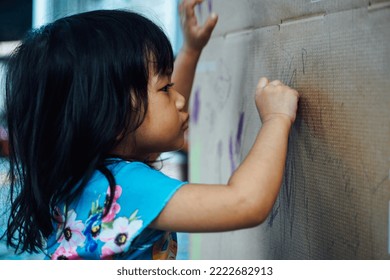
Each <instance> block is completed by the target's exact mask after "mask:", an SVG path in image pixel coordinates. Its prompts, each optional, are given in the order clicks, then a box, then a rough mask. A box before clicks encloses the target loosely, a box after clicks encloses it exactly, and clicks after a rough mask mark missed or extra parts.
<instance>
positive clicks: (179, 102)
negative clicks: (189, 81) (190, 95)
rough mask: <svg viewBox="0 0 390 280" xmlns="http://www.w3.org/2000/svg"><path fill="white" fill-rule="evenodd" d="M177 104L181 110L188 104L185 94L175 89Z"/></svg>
mask: <svg viewBox="0 0 390 280" xmlns="http://www.w3.org/2000/svg"><path fill="white" fill-rule="evenodd" d="M175 95H176V96H175V98H176V99H175V105H176V108H177V109H178V110H179V111H181V110H183V109H184V106H185V105H186V99H185V98H184V96H183V95H181V94H180V93H179V92H177V91H175Z"/></svg>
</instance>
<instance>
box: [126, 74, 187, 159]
mask: <svg viewBox="0 0 390 280" xmlns="http://www.w3.org/2000/svg"><path fill="white" fill-rule="evenodd" d="M150 77H151V78H150V79H149V84H148V101H149V105H148V111H147V113H146V117H145V120H144V121H143V123H142V124H141V126H140V127H139V128H138V129H137V130H136V131H135V135H134V136H135V141H136V142H135V143H136V149H135V153H136V156H137V157H140V158H142V157H145V156H147V155H150V154H152V153H161V152H166V151H173V150H178V149H181V148H182V147H183V145H184V132H185V130H186V129H187V128H188V113H187V112H184V111H183V108H184V105H185V102H186V100H185V99H184V97H183V96H182V95H181V94H179V93H178V92H177V91H176V90H175V89H174V88H173V87H172V84H170V83H171V77H170V76H168V75H164V76H157V75H151V76H150Z"/></svg>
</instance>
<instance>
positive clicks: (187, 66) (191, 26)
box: [172, 0, 218, 111]
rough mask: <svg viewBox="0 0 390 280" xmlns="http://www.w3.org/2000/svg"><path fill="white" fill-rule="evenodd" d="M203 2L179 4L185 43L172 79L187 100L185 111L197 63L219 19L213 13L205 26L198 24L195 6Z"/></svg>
mask: <svg viewBox="0 0 390 280" xmlns="http://www.w3.org/2000/svg"><path fill="white" fill-rule="evenodd" d="M202 2H203V0H183V2H182V3H181V4H180V6H179V12H180V21H181V25H182V29H183V35H184V43H183V47H182V48H181V50H180V52H179V54H178V56H177V58H176V59H175V65H174V71H173V74H172V81H173V83H175V89H176V90H177V91H178V92H179V93H180V94H181V95H183V96H184V98H185V100H186V105H185V111H188V100H189V98H190V94H191V89H192V83H193V81H194V76H195V70H196V65H197V63H198V60H199V57H200V54H201V52H202V49H203V48H204V46H205V45H206V44H207V42H208V41H209V39H210V36H211V33H212V32H213V30H214V27H215V25H216V24H217V20H218V17H217V15H216V14H214V13H213V14H211V16H210V17H209V18H208V19H207V21H206V22H205V24H204V25H203V26H200V25H199V24H198V22H197V20H196V16H195V12H194V7H195V6H196V5H197V4H200V3H202Z"/></svg>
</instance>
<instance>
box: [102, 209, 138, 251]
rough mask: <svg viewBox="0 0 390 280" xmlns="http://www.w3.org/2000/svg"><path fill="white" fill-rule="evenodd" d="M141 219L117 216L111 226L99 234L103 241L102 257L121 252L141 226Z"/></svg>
mask: <svg viewBox="0 0 390 280" xmlns="http://www.w3.org/2000/svg"><path fill="white" fill-rule="evenodd" d="M142 224H143V222H142V220H129V219H127V218H125V217H120V218H117V219H116V220H115V221H114V223H113V226H112V229H111V228H107V229H105V230H103V231H102V233H101V234H100V236H99V237H100V240H101V241H103V242H105V245H104V246H103V248H102V256H101V257H102V258H107V257H109V256H112V255H114V254H118V253H122V252H123V251H124V250H125V249H127V248H128V247H129V245H130V242H131V241H132V240H133V238H134V236H135V234H136V233H137V232H138V230H139V229H141V228H142Z"/></svg>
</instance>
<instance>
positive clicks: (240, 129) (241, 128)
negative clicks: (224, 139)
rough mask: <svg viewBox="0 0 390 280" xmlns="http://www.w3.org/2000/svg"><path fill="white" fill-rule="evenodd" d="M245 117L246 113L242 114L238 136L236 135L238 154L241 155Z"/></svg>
mask: <svg viewBox="0 0 390 280" xmlns="http://www.w3.org/2000/svg"><path fill="white" fill-rule="evenodd" d="M244 116H245V113H244V112H241V113H240V118H239V121H238V128H237V134H236V154H237V153H239V152H240V149H241V139H242V132H243V128H244Z"/></svg>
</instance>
